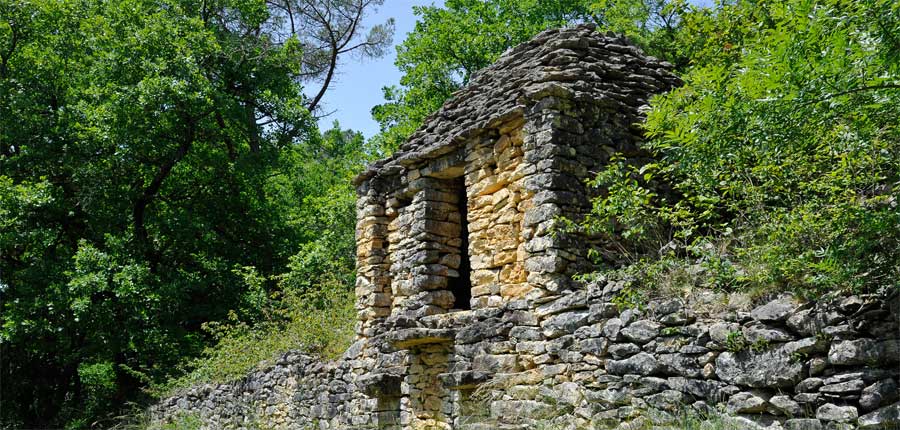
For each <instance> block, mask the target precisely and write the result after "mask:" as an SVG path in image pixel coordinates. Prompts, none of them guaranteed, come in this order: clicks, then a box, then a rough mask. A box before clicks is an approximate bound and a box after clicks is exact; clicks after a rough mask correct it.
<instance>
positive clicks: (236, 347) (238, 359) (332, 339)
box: [153, 271, 356, 395]
mask: <svg viewBox="0 0 900 430" xmlns="http://www.w3.org/2000/svg"><path fill="white" fill-rule="evenodd" d="M250 272H252V271H250ZM245 279H248V280H251V281H252V282H256V281H258V280H259V279H258V278H256V277H255V275H254V276H248V277H246V278H245ZM254 279H256V281H254ZM253 289H254V287H250V290H253ZM265 300H266V303H265V305H264V311H263V315H265V319H264V320H263V321H260V322H258V323H257V324H255V325H252V326H251V325H249V324H248V323H246V322H244V321H241V320H239V319H238V317H237V315H236V314H234V313H232V315H231V316H232V318H231V320H230V321H227V322H214V323H208V324H206V326H205V327H204V328H205V329H206V330H207V331H208V332H209V333H210V334H211V335H213V336H214V337H215V338H216V339H217V342H216V343H215V345H213V346H210V347H208V348H206V349H205V350H204V351H203V354H202V356H201V357H200V358H198V359H195V360H192V361H191V362H189V363H188V364H187V365H186V368H187V370H188V372H187V373H185V374H184V375H183V376H181V377H179V378H175V379H173V380H170V381H168V382H166V383H165V384H162V385H158V386H156V387H154V389H153V391H154V392H155V393H156V394H157V395H169V394H172V392H173V391H175V390H178V389H181V388H187V387H190V386H193V385H197V384H201V383H223V382H229V381H233V380H236V379H239V378H241V377H243V376H245V375H246V374H248V373H249V372H251V371H253V370H258V369H262V368H265V367H267V366H269V365H271V364H272V363H273V360H275V359H276V358H278V356H279V355H281V354H282V353H284V352H287V351H290V350H296V349H300V350H303V351H304V352H307V353H310V354H315V355H319V356H321V357H322V358H324V359H332V358H336V357H338V356H339V355H340V354H341V353H343V352H344V350H346V349H347V347H349V346H350V343H351V342H352V340H353V336H354V322H355V321H356V311H355V308H354V296H353V293H352V291H351V290H349V289H348V288H347V286H346V284H343V283H340V282H336V281H332V282H328V283H325V284H323V285H320V286H319V288H315V289H308V290H305V291H294V290H290V289H288V290H286V292H285V293H284V296H281V297H279V295H278V294H276V295H274V296H270V297H267V298H266V299H265Z"/></svg>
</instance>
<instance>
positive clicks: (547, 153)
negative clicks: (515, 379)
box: [356, 26, 676, 337]
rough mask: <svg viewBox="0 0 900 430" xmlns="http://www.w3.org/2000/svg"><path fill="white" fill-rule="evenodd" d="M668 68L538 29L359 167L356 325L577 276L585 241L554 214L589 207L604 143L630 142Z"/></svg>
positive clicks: (571, 33)
mask: <svg viewBox="0 0 900 430" xmlns="http://www.w3.org/2000/svg"><path fill="white" fill-rule="evenodd" d="M668 69H669V65H668V64H666V63H663V62H660V61H657V60H656V59H654V58H650V57H646V56H644V55H643V54H642V53H641V51H640V50H638V49H637V48H635V47H634V46H632V45H630V44H629V43H628V41H626V40H624V39H621V38H617V37H613V36H603V35H600V34H598V33H596V32H595V31H593V29H592V28H590V27H587V26H584V27H578V28H575V29H569V30H562V31H548V32H544V33H542V34H541V35H539V36H537V37H536V38H534V39H533V40H531V41H529V42H527V43H524V44H522V45H519V46H517V47H515V48H513V49H511V50H509V51H507V52H506V53H505V54H503V56H502V57H501V58H500V59H499V60H498V61H497V63H495V64H494V65H492V66H490V67H488V68H486V69H484V70H483V71H481V72H480V73H479V74H478V75H477V76H476V77H475V78H474V79H472V81H471V82H470V83H469V84H468V85H467V86H466V87H465V88H463V89H462V90H460V91H458V92H457V93H456V94H454V96H453V98H452V99H451V100H450V101H448V102H447V103H445V104H444V106H443V107H442V108H441V109H440V110H439V111H438V112H437V113H435V114H434V115H432V116H430V117H429V118H428V119H427V120H426V121H425V124H424V125H423V126H422V128H421V129H419V131H417V132H416V133H415V134H414V135H413V136H412V137H411V138H410V139H409V141H408V142H406V144H405V145H403V146H402V147H401V148H400V150H399V151H398V152H397V153H396V154H395V155H394V156H392V157H390V158H387V159H385V160H381V161H379V162H377V163H375V164H373V165H372V166H370V167H369V168H368V169H367V170H366V171H365V172H363V173H362V174H361V175H359V176H358V177H357V179H356V184H357V189H358V192H359V200H358V202H357V219H358V224H357V246H358V248H357V257H358V269H359V277H358V279H357V286H356V294H357V297H358V298H359V310H360V314H359V318H360V327H359V335H360V336H361V337H372V336H374V335H377V334H379V333H381V332H383V331H384V329H385V327H390V328H394V327H397V323H399V322H401V321H407V320H409V321H415V320H418V319H419V318H422V317H427V316H431V315H438V314H453V313H455V312H457V311H469V310H473V311H477V310H486V309H499V308H501V307H503V306H507V305H510V304H514V303H516V302H519V301H527V302H530V303H534V302H536V301H540V300H541V299H543V298H546V297H550V296H553V295H558V294H559V293H560V292H561V291H563V290H567V289H571V288H573V284H572V282H571V275H573V274H574V273H577V272H578V271H579V270H584V269H588V266H587V265H586V263H587V261H586V249H587V245H588V241H586V240H584V238H579V237H572V236H571V235H564V234H560V233H559V232H558V231H555V230H554V227H555V225H556V223H557V218H558V217H570V218H573V219H574V218H577V217H578V216H579V215H581V214H583V213H585V212H586V211H587V210H588V209H589V201H588V198H589V191H588V189H586V187H585V181H586V180H587V179H589V178H590V177H592V176H593V174H595V173H596V172H597V171H598V169H599V168H601V166H603V165H604V163H606V162H607V160H608V159H609V157H610V155H611V154H613V153H616V152H622V153H625V154H636V152H637V149H636V144H635V143H636V142H637V141H638V140H640V136H641V132H640V130H638V129H637V128H636V126H635V124H636V123H637V122H638V121H640V109H641V107H642V106H645V105H646V104H647V102H648V99H649V98H650V96H652V95H654V94H657V93H661V92H663V91H666V90H668V89H669V88H671V87H672V86H673V85H674V84H675V83H676V78H675V77H674V76H673V75H671V74H670V73H669V70H668ZM522 303H524V302H522ZM522 305H523V306H524V304H522ZM451 320H452V318H451ZM385 324H387V326H385ZM400 324H402V323H400Z"/></svg>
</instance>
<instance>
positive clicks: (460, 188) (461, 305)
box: [449, 176, 472, 310]
mask: <svg viewBox="0 0 900 430" xmlns="http://www.w3.org/2000/svg"><path fill="white" fill-rule="evenodd" d="M452 187H453V191H454V193H455V194H456V196H457V199H458V203H457V208H458V210H459V222H460V226H461V228H460V234H459V237H460V240H461V241H462V243H461V244H460V246H459V256H460V262H459V268H458V269H457V272H458V273H459V275H458V276H456V277H451V278H450V280H449V281H450V282H449V288H450V292H451V293H453V298H454V301H453V310H469V309H472V277H471V274H472V265H471V263H470V262H469V221H468V199H467V197H466V184H465V177H463V176H460V177H458V178H455V179H453V180H452Z"/></svg>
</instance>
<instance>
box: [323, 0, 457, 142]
mask: <svg viewBox="0 0 900 430" xmlns="http://www.w3.org/2000/svg"><path fill="white" fill-rule="evenodd" d="M384 3H385V4H384V5H383V6H382V7H381V8H380V9H379V10H378V12H377V13H376V14H374V15H371V16H370V17H369V18H368V23H369V25H372V24H380V23H383V22H384V21H386V20H387V19H388V18H390V17H393V18H394V20H395V25H396V27H395V32H394V43H393V44H394V45H396V44H398V43H400V42H402V41H403V40H404V39H406V33H409V32H410V31H412V29H413V27H415V24H416V17H415V16H414V15H413V12H412V7H413V6H428V5H431V4H436V5H439V6H440V5H443V3H444V2H443V1H442V0H386V1H385V2H384ZM396 57H397V53H396V51H394V49H393V47H392V48H391V49H390V50H389V51H388V52H387V54H386V55H385V56H384V57H382V58H380V59H378V60H368V61H360V60H358V59H356V58H352V56H347V57H346V58H342V59H341V64H340V67H339V69H338V73H339V75H338V76H337V82H332V84H331V86H329V89H328V92H326V94H325V98H324V102H325V105H324V111H325V112H332V111H334V113H332V114H331V115H329V116H328V117H325V118H322V119H321V120H320V121H319V127H320V128H322V129H323V130H324V129H328V128H331V123H332V122H333V121H334V120H338V121H340V123H341V128H351V129H353V130H357V131H361V132H362V133H363V135H364V136H365V137H366V138H369V137H372V135H374V134H375V133H377V132H378V123H377V122H375V120H373V119H372V114H371V109H372V107H373V106H375V105H377V104H381V103H383V102H384V97H382V92H381V88H382V87H384V86H386V85H396V84H398V83H399V82H400V76H401V74H400V72H399V71H398V70H397V67H396V66H394V59H396ZM311 86H312V87H315V86H314V85H311ZM315 89H318V88H317V87H315Z"/></svg>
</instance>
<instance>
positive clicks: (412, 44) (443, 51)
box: [372, 0, 591, 153]
mask: <svg viewBox="0 0 900 430" xmlns="http://www.w3.org/2000/svg"><path fill="white" fill-rule="evenodd" d="M589 3H590V2H589V1H587V0H564V1H560V0H552V1H551V0H526V1H522V0H488V1H484V0H447V1H446V2H444V5H443V6H417V7H414V11H415V14H416V15H417V16H418V20H417V22H416V27H415V29H414V30H413V31H412V32H410V33H409V35H408V36H407V38H406V40H404V41H403V42H402V43H401V44H400V45H398V46H397V60H396V63H395V64H396V65H397V68H399V69H400V71H401V72H402V73H403V77H402V78H401V79H400V85H401V87H387V88H385V89H384V95H385V99H386V100H388V102H387V103H385V104H382V105H379V106H376V107H375V108H374V109H373V110H372V113H373V116H374V117H375V119H376V120H377V121H378V122H379V123H380V124H381V134H380V135H379V136H376V138H375V139H376V142H377V144H378V145H379V146H380V147H381V148H382V151H383V152H386V153H390V152H393V150H395V149H396V148H397V147H398V146H399V145H400V144H401V143H402V142H403V141H404V140H405V139H406V138H407V137H408V136H409V135H410V134H412V133H413V132H414V131H415V130H416V129H417V128H418V127H419V125H421V124H422V121H423V120H424V119H425V117H426V116H428V115H429V114H431V113H432V112H435V111H436V110H437V109H438V108H439V107H440V106H441V104H443V103H444V101H445V100H447V99H448V98H449V97H450V95H451V94H452V93H453V91H455V90H457V89H459V88H460V87H462V86H463V85H465V83H466V82H468V81H469V79H471V77H472V75H473V74H474V73H475V72H477V71H478V70H480V69H482V68H484V67H486V66H488V65H490V64H491V63H492V62H494V61H495V60H496V59H497V58H498V57H499V56H500V54H502V53H503V51H505V50H506V49H507V48H510V47H512V46H515V45H518V44H519V43H522V42H524V41H526V40H528V39H529V38H531V37H532V36H534V35H535V34H537V33H538V32H540V31H541V30H544V29H547V28H552V27H559V26H563V25H566V24H569V23H572V22H579V21H587V20H590V19H591V18H590V10H589V9H590V7H589V6H590V5H589Z"/></svg>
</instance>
